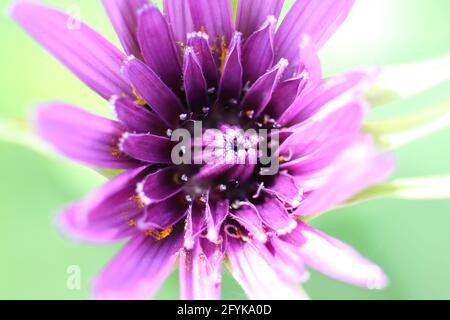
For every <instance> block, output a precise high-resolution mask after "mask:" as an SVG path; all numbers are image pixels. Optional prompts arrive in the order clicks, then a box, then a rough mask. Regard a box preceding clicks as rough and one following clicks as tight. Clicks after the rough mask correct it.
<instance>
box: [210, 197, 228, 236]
mask: <svg viewBox="0 0 450 320" xmlns="http://www.w3.org/2000/svg"><path fill="white" fill-rule="evenodd" d="M229 207H230V204H229V202H228V200H227V199H223V200H222V199H214V198H212V197H208V203H207V205H206V225H207V233H206V237H207V239H208V240H209V241H211V242H213V243H217V242H219V241H220V237H221V236H220V234H219V233H220V230H221V228H222V224H223V222H224V221H225V219H226V218H227V216H228V213H229Z"/></svg>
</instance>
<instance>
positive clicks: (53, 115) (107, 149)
mask: <svg viewBox="0 0 450 320" xmlns="http://www.w3.org/2000/svg"><path fill="white" fill-rule="evenodd" d="M353 2H354V0H301V1H300V0H298V1H296V2H295V4H294V6H293V7H292V8H291V9H290V11H289V13H288V14H287V16H286V18H285V19H284V20H283V21H282V22H281V23H280V25H279V27H278V29H277V28H276V25H277V19H278V17H279V15H280V11H281V8H282V5H283V0H258V1H256V0H240V1H239V6H238V11H237V21H236V25H235V24H234V21H233V17H232V9H231V5H230V2H229V0H214V1H211V0H190V1H189V0H165V1H164V14H163V13H161V12H160V11H159V10H158V9H157V7H155V6H153V5H150V4H147V1H145V0H104V1H103V4H104V6H105V9H106V11H107V13H108V15H109V17H110V19H111V22H112V24H113V26H114V28H115V30H116V31H117V34H118V36H119V39H120V41H121V43H122V45H123V48H124V50H125V53H126V55H125V54H124V53H122V52H121V51H120V50H118V49H116V48H115V47H114V46H113V45H111V44H110V43H109V42H108V41H107V40H105V39H104V38H103V37H102V36H100V35H99V34H97V33H96V32H95V31H94V30H92V29H91V28H89V27H88V26H86V25H84V24H82V23H80V24H79V25H78V26H77V24H73V25H72V24H68V21H69V20H70V19H71V18H70V17H68V16H67V15H66V14H64V13H62V12H60V11H58V10H56V9H53V8H49V7H46V6H43V5H40V4H37V3H32V2H28V1H19V2H17V3H16V4H15V5H14V6H13V8H12V10H11V15H12V17H13V18H14V19H15V20H16V21H17V22H18V23H20V24H21V25H22V26H23V27H24V29H25V30H26V31H28V32H29V33H30V34H31V35H32V36H33V37H34V38H35V39H37V40H38V41H39V42H40V43H41V44H42V45H43V46H45V47H46V48H47V49H48V50H49V51H50V52H51V53H52V54H54V55H55V56H56V57H57V58H58V59H59V60H60V61H61V62H63V63H64V64H65V65H66V66H67V67H68V68H69V69H70V70H71V71H73V72H74V73H75V74H76V75H77V76H78V77H79V78H80V79H81V80H82V81H84V82H85V83H86V84H87V85H88V86H89V87H90V88H91V89H92V90H94V91H96V92H97V93H98V94H100V95H101V96H102V97H104V98H105V99H108V100H110V101H111V103H112V104H113V107H114V113H115V115H116V117H117V121H114V120H109V119H106V118H102V117H99V116H96V115H93V114H90V113H87V112H85V111H83V110H81V109H78V108H76V107H73V106H70V105H68V104H66V103H60V102H51V103H48V104H45V105H43V106H41V107H40V108H39V109H38V111H37V117H36V127H37V130H38V132H39V134H40V136H41V137H43V138H44V139H46V140H47V141H48V142H50V143H51V144H52V145H53V146H55V147H56V149H58V150H59V151H60V152H62V153H63V154H65V155H66V156H68V157H70V158H72V159H74V160H77V161H80V162H82V163H84V164H87V165H90V166H93V167H97V168H110V169H121V170H123V172H122V173H121V174H119V175H117V176H115V177H114V178H112V179H111V180H110V181H108V182H107V183H105V184H104V185H103V186H102V187H100V188H99V189H98V190H96V191H94V192H93V193H92V194H90V195H89V196H87V197H86V198H85V199H84V200H82V201H80V202H78V203H75V204H73V205H71V206H70V207H68V208H67V209H66V210H64V211H63V213H62V214H61V215H60V217H59V222H60V224H61V226H62V227H63V228H64V230H65V231H67V232H69V233H70V234H72V235H75V236H76V237H77V238H78V239H80V240H85V241H94V242H99V243H110V242H114V241H118V240H122V239H128V242H127V244H126V245H125V246H124V247H123V249H122V250H121V252H120V253H119V254H118V255H117V256H116V257H115V258H114V259H113V260H112V261H111V262H110V263H109V264H108V265H107V266H106V267H105V268H104V270H103V271H102V272H101V273H100V275H99V276H98V277H97V278H96V280H95V282H94V288H93V290H94V294H95V297H96V298H119V299H129V298H133V299H145V298H149V297H151V296H152V295H153V294H154V293H155V292H156V291H157V290H158V288H159V286H160V285H161V283H162V282H163V281H164V280H165V278H166V277H167V275H168V274H169V273H170V272H171V271H172V269H173V268H174V266H175V264H176V262H177V261H179V274H180V286H181V297H182V298H184V299H217V298H220V284H221V273H222V264H223V262H224V261H227V262H228V265H229V267H230V270H231V272H232V274H233V276H234V277H235V279H236V280H237V281H238V282H239V283H240V285H241V286H242V287H243V289H244V290H245V291H246V293H247V294H248V296H249V297H250V298H263V299H266V298H275V299H276V298H292V299H301V298H306V295H305V294H304V293H303V292H302V290H301V287H300V285H299V284H300V283H302V282H304V281H306V280H307V278H308V272H307V271H306V267H311V268H314V269H316V270H318V271H320V272H322V273H324V274H326V275H328V276H330V277H334V278H336V279H339V280H342V281H345V282H349V283H352V284H354V285H358V286H363V287H369V288H382V287H384V286H385V285H386V282H387V280H386V276H385V275H384V273H383V271H382V270H381V269H380V268H379V267H377V266H375V265H374V264H373V263H372V262H370V261H368V260H366V259H364V258H363V257H361V256H360V255H359V254H358V253H357V252H355V251H354V250H353V249H352V248H351V247H349V246H347V245H345V244H343V243H341V242H340V241H338V240H336V239H334V238H332V237H330V236H327V235H325V234H323V233H321V232H320V231H318V230H315V229H314V228H312V227H310V226H308V225H307V224H306V223H305V218H307V217H311V216H315V215H318V214H320V213H322V212H324V211H326V210H329V209H332V208H334V207H336V206H337V205H339V204H341V203H343V202H344V201H345V200H347V199H348V198H349V197H351V196H352V195H354V194H356V193H357V192H359V191H361V190H363V189H365V188H367V187H369V186H371V185H373V184H375V183H377V182H379V181H381V180H383V179H385V178H386V177H387V176H388V175H389V174H390V173H391V171H392V170H393V167H394V161H393V159H392V158H391V156H390V155H386V154H380V153H379V152H378V151H377V150H376V148H375V147H374V145H373V142H372V140H371V138H370V137H369V136H366V135H364V134H362V133H361V125H362V121H363V118H364V116H365V113H366V111H367V106H366V104H365V103H364V101H363V100H362V99H361V93H362V92H363V91H364V89H365V88H366V87H367V84H368V83H369V82H370V80H371V75H370V74H368V73H367V72H364V71H353V72H349V73H345V74H342V75H339V76H336V77H333V78H330V79H326V80H323V81H322V73H321V67H320V63H319V59H318V57H317V50H318V49H320V47H322V45H323V44H324V43H325V42H326V41H327V39H328V38H329V37H330V36H331V35H332V34H333V32H334V31H335V30H336V29H337V28H338V27H339V25H340V24H341V23H342V22H343V21H344V20H345V18H346V16H347V15H348V13H349V11H350V9H351V7H352V5H353ZM74 26H75V27H74ZM195 121H201V122H202V124H203V127H204V129H211V128H213V129H218V130H221V131H224V130H225V129H226V128H227V129H230V128H235V129H236V128H238V129H239V128H246V129H248V128H253V129H261V128H263V129H266V130H269V131H272V130H273V131H274V132H275V130H277V131H279V139H280V141H279V143H280V145H279V148H278V149H276V155H277V157H276V158H277V161H279V166H280V168H279V169H280V170H279V171H278V173H277V174H275V175H271V176H268V175H264V174H263V173H262V169H263V167H262V165H261V164H259V163H258V164H253V163H248V162H245V161H244V163H242V164H229V163H224V162H222V163H215V164H190V165H189V164H182V165H175V164H174V162H173V157H172V151H173V150H174V147H175V142H174V141H172V139H171V138H170V137H171V134H172V133H173V132H174V131H175V130H177V129H180V128H182V129H185V130H187V131H189V130H191V126H192V123H194V122H195ZM221 131H219V132H221ZM270 139H271V138H269V141H272V140H270ZM204 142H205V141H203V140H202V141H200V144H203V143H204ZM195 144H196V142H194V145H195ZM184 151H186V150H184ZM272 151H274V150H272Z"/></svg>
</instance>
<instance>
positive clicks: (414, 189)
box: [345, 175, 450, 205]
mask: <svg viewBox="0 0 450 320" xmlns="http://www.w3.org/2000/svg"><path fill="white" fill-rule="evenodd" d="M449 185H450V175H447V176H435V177H421V178H410V179H397V180H394V181H390V182H384V183H381V184H378V185H375V186H373V187H370V188H368V189H366V190H364V191H362V192H361V193H359V194H357V195H356V196H354V197H352V198H351V199H350V200H348V201H347V202H346V203H345V205H353V204H356V203H360V202H363V201H367V200H372V199H377V198H395V199H408V200H437V199H449V198H450V188H449V187H448V186H449Z"/></svg>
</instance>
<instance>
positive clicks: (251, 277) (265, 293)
mask: <svg viewBox="0 0 450 320" xmlns="http://www.w3.org/2000/svg"><path fill="white" fill-rule="evenodd" d="M227 257H228V260H229V263H230V268H231V274H232V275H233V277H234V278H235V279H236V281H237V282H238V283H239V284H240V285H241V286H242V288H243V289H244V291H245V292H246V293H247V295H248V297H249V298H250V299H255V300H257V299H271V300H287V299H290V300H306V299H308V296H307V295H306V294H305V293H304V292H303V290H302V289H301V287H300V286H299V285H298V284H294V283H291V282H287V281H285V280H284V279H282V278H281V277H280V276H279V275H278V274H277V272H276V270H275V269H274V268H273V267H272V266H271V265H270V264H269V263H267V261H266V260H264V258H263V257H262V255H261V252H260V251H259V250H258V249H257V248H256V247H255V246H254V245H252V244H251V243H247V242H243V241H242V240H240V239H234V238H232V237H227Z"/></svg>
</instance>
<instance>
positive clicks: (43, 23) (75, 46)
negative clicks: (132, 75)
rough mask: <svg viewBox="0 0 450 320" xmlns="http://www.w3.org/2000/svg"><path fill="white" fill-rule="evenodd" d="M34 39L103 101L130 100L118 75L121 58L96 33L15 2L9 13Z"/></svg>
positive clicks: (45, 10)
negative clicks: (117, 97)
mask: <svg viewBox="0 0 450 320" xmlns="http://www.w3.org/2000/svg"><path fill="white" fill-rule="evenodd" d="M10 15H11V17H12V18H13V19H14V20H16V21H17V22H18V23H19V24H20V25H21V26H22V27H23V28H24V29H25V30H26V31H27V32H28V33H29V34H30V35H31V36H32V37H33V38H35V39H36V40H37V41H38V42H39V43H40V44H41V45H43V46H44V47H45V48H46V49H47V50H48V51H50V52H51V53H52V54H53V55H54V56H55V57H56V58H57V59H58V60H60V61H61V62H62V63H63V64H65V65H66V66H67V67H68V68H69V69H70V70H71V71H72V72H73V73H74V74H75V75H76V76H78V78H80V80H81V81H83V82H84V83H85V84H86V85H87V86H88V87H90V88H91V89H92V90H94V91H95V92H97V93H98V94H99V95H101V96H102V97H103V98H105V99H109V98H110V97H111V96H112V95H114V94H117V95H122V94H126V95H129V96H132V92H131V88H130V86H129V85H128V84H127V82H126V81H125V80H124V79H123V78H122V76H121V74H120V66H121V64H122V61H123V60H124V58H125V57H124V55H123V54H122V53H121V52H120V51H119V50H117V49H116V48H115V47H114V46H113V45H112V44H111V43H109V42H108V41H107V40H106V39H104V38H103V37H102V36H101V35H99V34H98V33H97V32H95V31H94V30H92V29H91V28H90V27H88V26H87V25H85V24H83V23H81V22H80V25H72V24H71V23H75V24H76V23H78V22H73V18H71V17H69V16H68V15H67V14H65V13H63V12H61V11H59V10H56V9H53V8H51V7H47V6H44V5H41V4H38V3H36V2H32V1H17V2H16V3H15V4H14V5H13V7H12V8H11V11H10Z"/></svg>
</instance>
